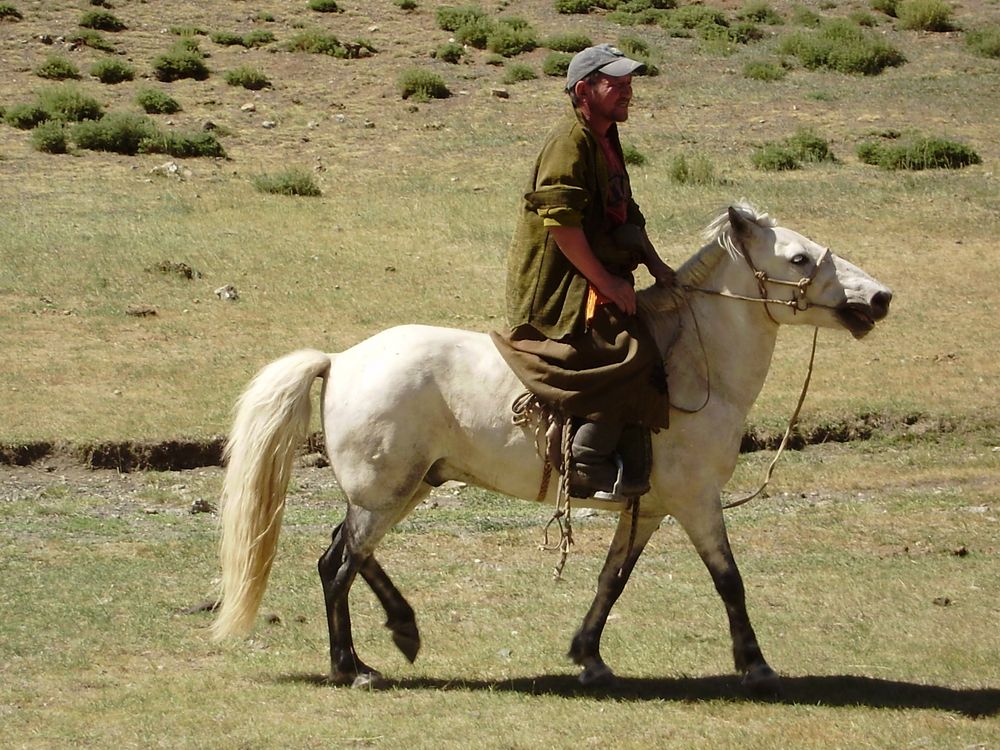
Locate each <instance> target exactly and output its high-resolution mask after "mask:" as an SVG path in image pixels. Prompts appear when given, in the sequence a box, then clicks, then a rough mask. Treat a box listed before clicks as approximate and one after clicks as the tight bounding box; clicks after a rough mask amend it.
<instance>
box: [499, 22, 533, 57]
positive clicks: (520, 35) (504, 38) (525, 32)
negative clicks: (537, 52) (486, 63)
mask: <svg viewBox="0 0 1000 750" xmlns="http://www.w3.org/2000/svg"><path fill="white" fill-rule="evenodd" d="M537 46H538V37H537V36H536V35H535V32H534V31H533V30H532V29H531V27H530V26H518V25H515V24H511V23H506V22H503V21H501V22H500V23H498V24H496V26H494V28H493V31H492V32H490V34H489V35H488V36H487V38H486V49H488V50H489V51H490V52H495V53H497V54H498V55H503V56H504V57H514V56H515V55H519V54H521V53H522V52H531V50H533V49H535V48H536V47H537Z"/></svg>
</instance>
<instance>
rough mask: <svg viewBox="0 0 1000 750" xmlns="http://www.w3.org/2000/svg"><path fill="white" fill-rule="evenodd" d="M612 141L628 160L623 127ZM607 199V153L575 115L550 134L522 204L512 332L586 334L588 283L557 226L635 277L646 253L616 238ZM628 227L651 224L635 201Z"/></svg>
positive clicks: (512, 253) (510, 288) (513, 250)
mask: <svg viewBox="0 0 1000 750" xmlns="http://www.w3.org/2000/svg"><path fill="white" fill-rule="evenodd" d="M608 138H609V139H610V140H611V143H612V144H613V145H614V147H615V148H616V149H617V150H618V153H619V155H621V143H620V142H619V140H618V130H617V127H616V126H615V125H612V126H611V129H610V130H609V131H608ZM622 163H624V160H623V162H622ZM607 192H608V165H607V162H606V161H605V158H604V154H603V152H602V151H601V147H600V145H599V144H598V143H597V140H596V139H595V137H594V135H593V134H592V132H591V131H590V129H589V128H588V127H587V125H586V123H585V122H584V121H583V119H582V118H581V117H580V116H579V115H578V114H577V112H576V111H575V110H574V111H573V113H572V114H571V115H569V116H568V117H566V118H565V119H564V120H563V121H562V122H560V123H559V124H558V125H556V127H554V128H553V129H552V131H551V132H550V133H549V135H548V138H547V139H546V141H545V145H544V146H543V147H542V150H541V153H540V154H539V155H538V159H537V160H536V161H535V166H534V169H533V170H532V173H531V178H530V180H529V182H528V186H527V191H526V192H525V195H524V199H523V201H522V203H521V215H520V220H519V221H518V225H517V229H516V230H515V232H514V238H513V240H512V242H511V245H510V249H509V251H508V255H507V321H508V323H509V324H510V326H511V328H512V329H516V328H518V327H519V326H521V325H524V324H528V325H531V326H532V327H533V328H535V329H536V330H537V331H538V332H540V333H541V334H543V335H544V336H545V337H546V338H550V339H557V340H558V339H561V338H564V337H566V336H569V335H571V334H577V333H581V332H582V331H583V330H584V328H585V320H584V315H585V303H586V297H587V279H586V278H585V277H584V276H583V275H582V274H581V273H580V272H579V271H577V270H576V268H575V267H574V266H573V265H572V264H571V263H570V262H569V260H567V258H566V256H565V255H563V253H562V251H560V250H559V247H558V246H557V245H556V243H555V240H554V239H553V237H552V236H551V234H550V233H549V231H548V228H549V227H555V226H564V227H582V228H583V231H584V233H585V234H586V236H587V239H588V240H589V242H590V245H591V249H592V250H593V251H594V254H595V255H596V256H597V258H598V260H600V261H601V262H602V263H603V264H604V266H605V267H606V268H607V269H608V270H609V271H610V272H612V273H614V274H617V275H621V276H624V277H626V278H629V277H630V272H631V271H632V270H634V269H635V267H636V266H637V265H638V262H639V260H641V251H640V250H639V249H638V248H637V247H636V246H635V244H634V243H633V245H632V247H630V248H626V247H625V246H623V244H622V243H620V242H619V243H616V242H615V241H614V240H613V239H612V231H613V228H612V227H610V226H608V222H607V219H606V216H605V205H604V203H605V196H606V195H607ZM630 192H631V191H630ZM628 223H629V224H632V225H636V226H639V227H642V226H645V224H646V220H645V219H644V218H643V216H642V213H641V212H640V211H639V207H638V206H637V205H636V203H635V201H634V200H632V199H631V197H630V198H629V201H628Z"/></svg>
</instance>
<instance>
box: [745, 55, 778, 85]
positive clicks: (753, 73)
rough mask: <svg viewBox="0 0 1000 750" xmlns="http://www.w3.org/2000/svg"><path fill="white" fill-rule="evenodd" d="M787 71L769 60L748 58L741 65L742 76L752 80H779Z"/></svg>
mask: <svg viewBox="0 0 1000 750" xmlns="http://www.w3.org/2000/svg"><path fill="white" fill-rule="evenodd" d="M787 72H788V71H786V70H785V68H784V67H783V66H781V65H779V64H778V63H776V62H772V61H770V60H750V61H749V62H747V63H746V64H745V65H744V66H743V77H744V78H749V79H751V80H753V81H780V80H781V79H782V78H784V77H785V75H786V74H787Z"/></svg>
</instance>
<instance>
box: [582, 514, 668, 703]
mask: <svg viewBox="0 0 1000 750" xmlns="http://www.w3.org/2000/svg"><path fill="white" fill-rule="evenodd" d="M632 518H633V517H632V513H631V511H623V512H622V513H621V514H620V515H619V516H618V528H617V529H615V535H614V537H613V538H612V540H611V547H610V548H609V549H608V556H607V558H606V559H605V561H604V567H603V568H602V569H601V575H600V576H599V577H598V579H597V596H595V597H594V602H593V604H591V605H590V609H589V610H588V612H587V615H586V617H584V618H583V624H582V625H580V629H579V630H577V631H576V635H574V636H573V642H572V643H571V644H570V647H569V657H570V658H571V659H572V660H573V661H574V662H575V663H576V664H579V665H580V666H581V667H583V672H582V673H581V674H580V682H581V683H583V684H584V685H595V684H601V683H606V682H610V681H611V680H612V679H613V678H614V673H613V672H612V671H611V669H610V667H608V665H607V664H605V663H604V660H603V659H601V634H602V633H603V632H604V625H605V624H606V623H607V621H608V615H609V614H610V613H611V608H612V607H613V606H614V604H615V602H616V601H618V597H619V596H621V593H622V590H623V589H624V588H625V583H626V582H627V581H628V577H629V575H630V574H631V573H632V569H633V568H634V567H635V563H636V561H637V560H638V559H639V555H641V554H642V550H643V548H644V547H645V546H646V542H648V541H649V538H650V537H651V536H652V535H653V532H654V531H656V529H657V528H658V527H659V525H660V521H662V520H663V516H642V515H639V516H638V517H637V518H636V519H635V529H634V539H633V538H632V534H633V523H632ZM630 539H631V542H630Z"/></svg>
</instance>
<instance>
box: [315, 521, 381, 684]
mask: <svg viewBox="0 0 1000 750" xmlns="http://www.w3.org/2000/svg"><path fill="white" fill-rule="evenodd" d="M346 523H347V522H346V521H345V522H344V523H341V524H340V525H339V526H337V528H336V529H334V531H333V540H332V542H331V543H330V546H329V547H328V548H327V550H326V552H324V553H323V556H322V557H320V559H319V563H318V565H317V567H318V568H319V577H320V581H322V583H323V599H324V601H325V603H326V618H327V626H328V628H329V631H330V681H331V682H334V683H337V684H345V683H354V684H363V683H366V682H371V681H373V680H378V679H379V677H380V675H379V673H378V671H376V670H375V669H372V668H371V667H369V666H368V665H367V664H365V663H364V662H363V661H361V659H359V658H358V655H357V652H355V650H354V637H353V635H352V634H351V612H350V606H349V604H348V594H349V592H350V590H351V585H352V584H353V583H354V579H355V577H356V576H357V573H358V570H359V569H360V567H361V566H362V564H363V561H362V560H359V559H358V557H357V556H355V555H353V554H352V553H351V552H350V550H348V548H347V539H346V536H347V534H346V532H345V524H346Z"/></svg>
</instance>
